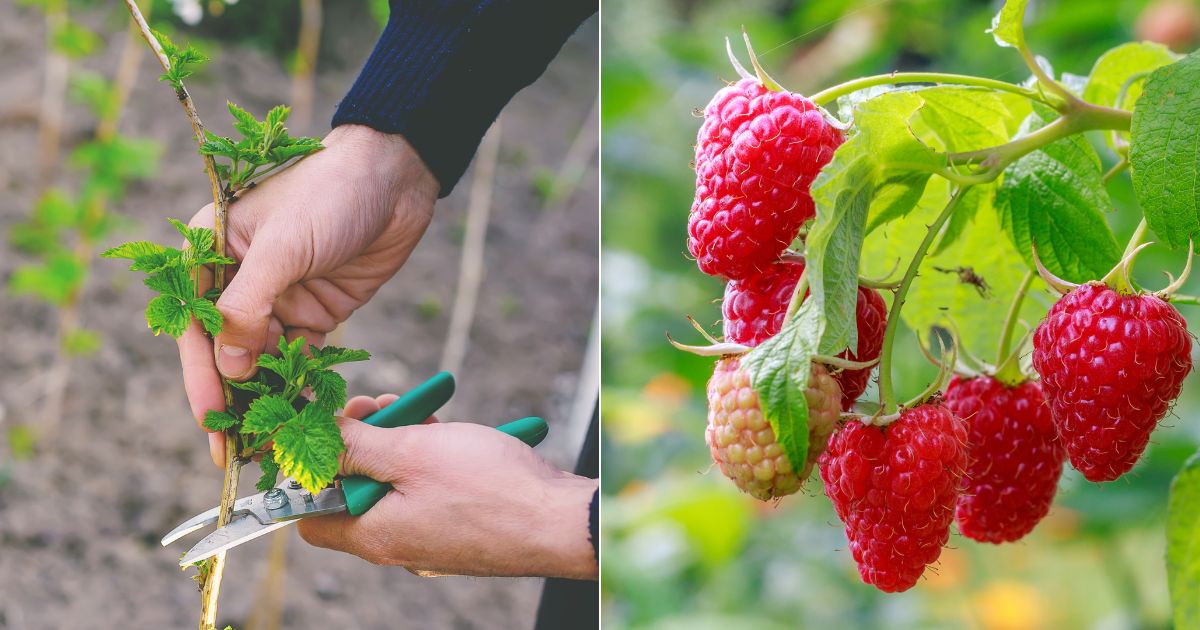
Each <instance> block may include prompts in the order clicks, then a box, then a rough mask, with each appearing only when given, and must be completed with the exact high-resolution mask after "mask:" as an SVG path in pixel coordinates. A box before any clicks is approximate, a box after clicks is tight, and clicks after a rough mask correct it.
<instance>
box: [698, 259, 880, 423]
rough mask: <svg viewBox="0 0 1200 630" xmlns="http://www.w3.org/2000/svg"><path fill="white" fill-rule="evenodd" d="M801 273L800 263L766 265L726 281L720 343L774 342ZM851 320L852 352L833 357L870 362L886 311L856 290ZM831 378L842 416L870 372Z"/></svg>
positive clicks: (871, 292) (865, 291)
mask: <svg viewBox="0 0 1200 630" xmlns="http://www.w3.org/2000/svg"><path fill="white" fill-rule="evenodd" d="M802 273H804V263H803V262H801V261H798V260H781V261H777V262H774V263H771V264H770V265H768V266H767V268H766V269H764V270H763V271H762V272H760V273H757V274H754V275H752V276H749V277H746V278H743V279H741V280H731V281H729V283H728V284H726V285H725V299H724V300H723V301H722V302H721V314H722V315H723V316H724V324H723V325H724V334H725V340H726V341H732V342H733V343H740V344H742V345H745V346H757V345H758V344H760V343H762V342H764V341H766V340H767V339H769V338H771V337H773V336H775V335H776V334H777V333H778V332H779V330H780V329H781V328H782V327H783V320H784V316H785V315H786V313H787V307H788V302H790V301H791V299H792V291H794V290H795V288H796V283H797V282H799V281H800V275H801V274H802ZM805 297H806V298H807V294H805ZM854 315H855V320H856V321H855V324H856V325H857V326H858V346H857V348H858V350H857V351H856V352H851V351H850V350H849V349H847V350H844V351H843V352H842V353H841V354H839V355H838V356H839V357H841V358H843V359H849V360H851V361H863V362H866V361H874V360H875V359H877V358H879V352H880V350H882V349H883V332H884V329H885V328H886V327H887V305H886V304H885V303H884V301H883V297H881V296H880V295H879V292H878V291H876V290H875V289H869V288H866V287H859V288H858V304H857V305H856V307H855V313H854ZM833 377H834V378H836V379H837V381H838V385H840V386H841V388H842V409H846V410H848V409H850V407H851V406H853V405H854V401H856V400H858V397H859V396H861V395H862V393H863V391H864V390H866V389H867V381H868V380H870V378H871V368H866V369H862V370H840V371H838V372H836V373H835V374H834V375H833Z"/></svg>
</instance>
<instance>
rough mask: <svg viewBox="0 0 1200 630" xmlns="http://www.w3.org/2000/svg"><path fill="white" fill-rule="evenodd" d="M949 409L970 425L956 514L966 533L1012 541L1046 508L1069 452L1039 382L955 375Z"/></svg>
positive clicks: (948, 396)
mask: <svg viewBox="0 0 1200 630" xmlns="http://www.w3.org/2000/svg"><path fill="white" fill-rule="evenodd" d="M945 404H946V407H948V408H949V409H950V411H951V412H952V413H953V414H954V415H955V416H958V417H959V418H962V419H963V421H965V422H966V423H967V428H968V434H967V446H968V448H969V449H970V465H969V466H968V467H967V474H966V478H965V479H964V482H963V495H962V497H960V498H959V500H958V507H957V508H956V509H955V520H957V521H958V530H959V532H961V533H962V535H963V536H966V537H967V538H970V539H972V540H978V541H980V542H990V543H1002V542H1012V541H1014V540H1018V539H1020V538H1021V537H1023V536H1025V534H1028V533H1029V532H1031V531H1033V528H1034V526H1036V525H1037V524H1038V522H1039V521H1041V520H1042V518H1043V517H1045V516H1046V513H1047V512H1049V511H1050V504H1051V503H1052V502H1053V501H1054V493H1055V492H1056V491H1057V490H1058V478H1059V477H1061V476H1062V469H1063V460H1064V459H1065V458H1066V451H1064V450H1063V447H1062V442H1061V441H1060V440H1059V439H1058V429H1056V428H1055V427H1054V421H1053V420H1052V419H1051V417H1050V405H1049V403H1047V402H1046V397H1045V396H1043V395H1042V388H1041V386H1040V385H1039V384H1038V382H1037V381H1024V382H1022V383H1020V384H1018V385H1016V386H1014V387H1009V386H1007V385H1005V384H1004V383H1002V382H1000V381H999V380H997V379H996V378H995V377H992V376H977V377H975V378H967V379H963V378H959V377H955V378H954V379H953V380H951V381H950V386H949V387H948V388H946V400H945Z"/></svg>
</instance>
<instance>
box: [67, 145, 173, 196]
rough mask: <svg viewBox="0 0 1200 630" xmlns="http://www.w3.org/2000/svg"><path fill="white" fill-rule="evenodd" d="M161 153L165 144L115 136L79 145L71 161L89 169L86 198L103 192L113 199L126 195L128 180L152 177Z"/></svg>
mask: <svg viewBox="0 0 1200 630" xmlns="http://www.w3.org/2000/svg"><path fill="white" fill-rule="evenodd" d="M161 155H162V145H160V144H159V143H158V142H155V141H154V140H143V139H133V138H126V137H123V136H114V137H112V138H110V139H108V140H93V141H91V142H86V143H84V144H82V145H80V146H79V147H77V148H76V149H75V150H74V151H72V152H71V157H70V162H71V164H72V165H73V166H75V167H77V168H82V169H85V170H86V171H87V172H88V177H87V179H86V181H85V182H84V194H83V197H84V198H88V197H92V196H95V195H102V196H104V197H106V198H107V199H108V200H109V201H110V202H111V201H115V200H117V199H119V198H120V197H121V196H122V195H124V193H125V186H126V184H128V183H129V182H131V181H134V180H140V179H148V178H150V177H153V176H154V175H155V174H156V173H157V172H158V163H159V158H160V157H161Z"/></svg>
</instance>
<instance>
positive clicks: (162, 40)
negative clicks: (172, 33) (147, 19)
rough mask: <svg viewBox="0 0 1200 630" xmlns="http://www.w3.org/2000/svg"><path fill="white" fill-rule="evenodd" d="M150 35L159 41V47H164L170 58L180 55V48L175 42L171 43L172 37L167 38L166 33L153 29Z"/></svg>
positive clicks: (164, 51)
mask: <svg viewBox="0 0 1200 630" xmlns="http://www.w3.org/2000/svg"><path fill="white" fill-rule="evenodd" d="M150 33H151V34H153V35H154V39H156V40H158V45H159V46H161V47H162V49H163V53H165V54H166V55H167V57H168V58H171V57H174V56H176V55H178V54H179V47H178V46H176V45H175V42H173V41H171V38H170V37H167V34H166V33H163V32H162V31H159V30H154V29H151V30H150Z"/></svg>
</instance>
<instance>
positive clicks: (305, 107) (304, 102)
mask: <svg viewBox="0 0 1200 630" xmlns="http://www.w3.org/2000/svg"><path fill="white" fill-rule="evenodd" d="M297 40H298V41H297V43H296V67H295V71H294V72H293V73H292V115H291V124H292V126H293V127H299V128H300V129H308V124H309V123H310V122H311V121H312V112H313V93H314V92H315V91H316V86H315V85H313V84H314V81H315V79H316V71H317V53H318V52H319V51H320V48H321V0H300V33H299V35H298V37H297Z"/></svg>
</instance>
